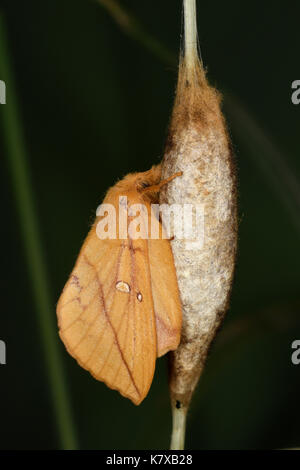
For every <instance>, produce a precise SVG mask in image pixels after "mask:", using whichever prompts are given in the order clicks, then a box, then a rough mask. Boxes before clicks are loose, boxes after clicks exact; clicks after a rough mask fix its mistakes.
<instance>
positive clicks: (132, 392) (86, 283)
mask: <svg viewBox="0 0 300 470" xmlns="http://www.w3.org/2000/svg"><path fill="white" fill-rule="evenodd" d="M57 315H58V323H59V329H60V337H61V339H62V341H63V342H64V344H65V346H66V348H67V350H68V352H69V353H70V354H71V355H72V356H73V357H74V358H75V359H76V360H77V362H78V363H79V364H80V365H81V366H82V367H83V368H85V369H87V370H88V371H89V372H90V373H91V374H92V375H93V376H94V377H95V378H96V379H98V380H100V381H103V382H105V383H106V385H108V387H110V388H112V389H115V390H118V391H119V392H120V393H121V394H122V395H123V396H125V397H127V398H129V399H130V400H132V401H133V403H135V404H136V405H138V404H139V403H141V401H142V400H143V399H144V398H145V396H146V395H147V393H148V390H149V388H150V385H151V382H152V379H153V375H154V370H155V361H156V351H157V349H156V348H157V346H156V328H155V318H154V307H153V298H152V292H151V280H150V268H149V259H148V250H147V241H146V240H130V239H129V240H100V239H99V238H98V236H97V234H96V224H95V225H94V226H93V228H92V229H91V231H90V233H89V235H88V237H87V239H86V241H85V243H84V245H83V247H82V249H81V252H80V254H79V257H78V260H77V262H76V265H75V267H74V269H73V271H72V273H71V276H70V278H69V280H68V282H67V284H66V286H65V288H64V290H63V293H62V295H61V297H60V299H59V302H58V306H57Z"/></svg>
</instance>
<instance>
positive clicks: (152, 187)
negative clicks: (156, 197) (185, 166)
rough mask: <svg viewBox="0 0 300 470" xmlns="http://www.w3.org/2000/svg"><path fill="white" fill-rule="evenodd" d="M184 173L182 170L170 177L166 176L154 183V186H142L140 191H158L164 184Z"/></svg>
mask: <svg viewBox="0 0 300 470" xmlns="http://www.w3.org/2000/svg"><path fill="white" fill-rule="evenodd" d="M182 174H183V173H182V171H178V172H177V173H175V174H174V175H172V176H169V177H168V178H165V179H164V180H162V181H161V182H160V183H158V184H154V185H153V186H148V187H147V188H142V189H141V190H140V192H141V193H157V192H159V191H160V190H161V188H162V187H163V186H165V185H166V184H168V183H170V182H171V181H173V179H175V178H177V177H178V176H182Z"/></svg>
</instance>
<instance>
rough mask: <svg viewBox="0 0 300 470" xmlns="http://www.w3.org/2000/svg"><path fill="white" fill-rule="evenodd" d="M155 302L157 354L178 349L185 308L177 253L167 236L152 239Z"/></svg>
mask: <svg viewBox="0 0 300 470" xmlns="http://www.w3.org/2000/svg"><path fill="white" fill-rule="evenodd" d="M148 251H149V260H150V272H151V285H152V295H153V302H154V311H155V320H156V334H157V357H160V356H163V355H164V354H166V353H167V352H168V351H173V350H175V349H177V347H178V345H179V342H180V332H181V324H182V308H181V300H180V294H179V289H178V284H177V276H176V270H175V265H174V258H173V253H172V249H171V245H170V241H169V240H167V239H158V240H151V239H149V240H148Z"/></svg>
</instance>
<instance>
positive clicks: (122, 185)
mask: <svg viewBox="0 0 300 470" xmlns="http://www.w3.org/2000/svg"><path fill="white" fill-rule="evenodd" d="M160 179H161V166H160V165H154V166H153V167H152V168H151V169H150V170H148V171H144V172H141V173H129V174H128V175H126V176H125V178H123V179H122V180H120V181H118V183H117V184H116V185H115V186H113V188H111V190H114V191H117V192H123V193H128V192H137V193H140V194H142V193H143V190H145V189H146V188H150V187H151V186H155V185H157V184H158V183H159V182H160ZM111 190H110V191H111Z"/></svg>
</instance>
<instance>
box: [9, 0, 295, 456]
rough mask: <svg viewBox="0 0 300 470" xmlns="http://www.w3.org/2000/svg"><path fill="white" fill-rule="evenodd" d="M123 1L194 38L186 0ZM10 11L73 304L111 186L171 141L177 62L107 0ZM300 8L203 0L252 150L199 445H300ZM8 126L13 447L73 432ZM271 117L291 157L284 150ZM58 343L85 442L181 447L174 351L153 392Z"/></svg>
mask: <svg viewBox="0 0 300 470" xmlns="http://www.w3.org/2000/svg"><path fill="white" fill-rule="evenodd" d="M121 3H122V4H123V5H124V6H126V7H128V8H129V9H130V11H131V12H133V13H134V15H135V16H136V17H137V18H139V19H140V21H141V22H142V24H143V25H144V27H145V29H146V30H147V31H148V32H150V33H151V34H153V36H154V37H156V38H157V39H158V40H160V41H161V42H162V43H163V44H164V45H166V46H167V47H168V48H169V49H170V50H171V51H172V52H173V53H174V54H177V51H178V48H179V37H180V30H181V1H179V0H176V1H174V0H163V1H162V0H152V1H149V0H148V1H147V0H144V1H141V0H126V1H125V0H122V1H121ZM0 11H1V12H2V13H3V16H4V20H5V24H6V29H7V34H8V42H9V57H10V62H11V66H12V69H13V72H14V77H15V85H16V93H17V99H18V105H19V110H20V116H21V122H22V126H23V132H24V136H25V144H26V152H27V156H28V165H29V168H30V173H31V183H32V190H33V193H34V203H35V209H36V214H37V217H38V221H39V229H40V234H41V239H42V246H43V250H44V256H45V264H46V269H47V272H48V276H49V279H50V292H51V298H52V302H53V319H55V303H56V301H57V299H58V296H59V294H60V291H61V289H62V287H63V285H64V283H65V281H66V279H67V276H68V274H69V272H70V270H71V268H72V266H73V263H74V261H75V259H76V255H77V253H78V250H79V248H80V246H81V243H82V241H83V239H84V237H85V235H86V233H87V231H88V226H89V224H90V222H91V220H92V219H93V216H94V213H95V209H96V207H97V205H98V204H99V203H100V202H101V200H102V197H103V195H104V193H105V191H106V189H107V188H108V187H110V186H111V185H112V184H114V182H115V181H116V180H117V179H118V178H120V177H122V176H123V175H125V174H126V173H128V172H130V171H137V170H146V169H148V168H149V167H150V166H151V165H152V164H153V163H157V162H158V161H159V160H160V158H161V156H162V151H163V144H164V139H165V135H166V128H167V123H168V119H169V116H170V112H171V109H172V102H173V95H174V87H175V82H176V73H177V70H176V65H174V66H171V65H169V64H167V63H163V62H162V61H161V60H159V59H158V58H157V57H156V56H155V55H153V54H151V52H149V51H148V50H147V49H146V48H145V47H144V46H143V45H142V44H140V43H139V42H138V41H136V40H134V39H132V38H130V37H128V36H126V35H125V34H124V33H123V32H122V31H121V30H120V29H119V27H118V26H117V25H116V23H115V22H114V21H113V20H112V18H111V17H110V16H109V14H108V13H107V12H106V11H105V10H104V9H103V8H102V7H101V6H99V5H97V3H96V2H95V1H93V0H43V1H40V0H28V1H17V0H10V1H9V2H7V4H3V3H2V8H1V10H0ZM299 14H300V3H299V2H297V3H296V2H286V1H273V2H264V3H263V2H261V1H245V2H240V1H237V0H228V1H227V2H221V1H219V2H204V1H200V0H198V24H199V36H200V43H201V48H202V56H203V60H204V63H205V65H206V66H207V67H208V76H209V78H210V81H211V83H213V84H214V85H216V86H217V87H218V88H220V89H221V90H223V91H224V94H225V98H224V102H225V112H226V115H227V116H228V117H229V127H230V131H231V134H232V139H233V143H234V148H235V153H236V157H237V164H238V174H239V193H240V235H239V256H238V264H237V272H236V279H235V285H234V289H233V295H232V302H231V308H230V311H229V313H228V315H227V318H226V321H225V323H224V326H223V329H222V331H221V333H220V335H219V336H218V337H217V339H216V341H215V343H214V346H213V348H212V350H211V354H210V357H209V360H208V363H207V368H206V371H205V373H204V375H203V377H202V380H201V383H200V385H199V386H198V389H197V392H196V393H195V396H194V400H193V404H192V407H191V411H190V414H189V425H188V429H187V448H189V449H248V448H286V447H295V446H300V427H299V422H300V407H299V392H300V365H299V366H298V367H297V366H295V365H292V363H291V359H290V358H291V352H292V350H291V343H292V341H293V340H295V339H300V315H299V314H300V297H299V281H300V276H299V274H300V269H299V258H300V257H299V230H300V225H299V223H298V224H297V220H298V221H299V207H300V205H299V198H300V193H299V191H298V189H299V188H298V187H296V189H295V191H294V192H292V190H291V185H292V183H291V182H290V181H289V179H288V178H285V177H284V175H285V167H286V166H287V167H289V169H290V171H291V173H292V174H294V176H295V177H296V178H297V174H298V175H299V166H300V163H299V124H300V105H299V106H294V105H292V103H291V82H292V81H293V80H296V79H300V66H299V50H298V49H299V48H298V46H299V42H300V28H299ZM0 62H1V59H0ZM1 78H2V76H1V70H0V79H1ZM7 87H8V88H9V84H7ZM234 98H235V99H238V100H240V102H241V103H243V104H242V106H241V108H240V109H242V110H243V113H246V115H247V116H248V115H250V116H252V118H254V123H255V126H257V127H255V126H254V129H253V128H252V130H251V129H249V126H248V125H247V119H246V120H245V119H242V117H241V116H239V111H236V110H235V108H234V106H232V105H231V103H232V101H231V100H232V99H234ZM9 99H10V96H9V95H8V97H7V100H9ZM6 106H8V104H7V105H6ZM3 113H5V107H4V106H3V105H1V118H2V116H3ZM250 119H251V118H250ZM251 122H252V121H251ZM250 127H251V126H250ZM0 132H1V133H0V138H1V141H0V149H1V166H2V168H3V172H2V176H1V232H2V236H3V238H2V249H1V259H2V263H1V292H2V293H1V304H0V305H1V317H0V339H2V340H5V342H6V345H7V365H6V366H0V447H1V448H3V449H28V448H30V449H41V448H44V449H45V448H46V449H48V448H49V449H53V448H59V447H61V445H62V444H61V441H60V438H59V433H58V427H57V420H56V418H55V416H54V414H53V403H52V399H51V390H50V387H51V385H49V381H48V372H47V367H46V366H45V360H44V352H43V347H42V336H41V332H40V329H39V326H38V321H37V313H38V312H37V311H36V310H37V309H36V306H35V304H34V302H33V297H32V285H31V282H30V279H29V275H28V272H29V270H28V265H27V262H26V258H25V257H24V247H23V237H22V231H21V230H20V224H19V218H18V215H17V211H16V204H15V197H14V196H15V194H14V192H15V191H14V189H13V186H12V179H11V173H10V172H9V165H8V162H9V158H10V156H9V151H8V149H7V147H6V146H5V139H4V135H3V128H2V126H1V131H0ZM260 132H265V133H266V135H267V137H266V139H267V140H268V142H272V144H271V145H273V147H274V149H276V150H274V155H277V153H276V152H277V151H278V152H280V155H281V159H282V160H278V159H277V158H275V157H274V158H273V152H269V150H268V148H267V147H266V146H265V145H264V142H265V141H264V138H262V139H260V137H259V136H260V135H261V134H260ZM257 136H258V137H257ZM256 137H257V138H256ZM6 157H8V158H6ZM274 175H275V176H274ZM298 184H299V183H298ZM297 197H298V202H297ZM57 342H58V347H59V348H60V353H61V357H62V360H63V365H64V371H65V376H66V381H67V385H68V397H69V398H68V399H69V401H70V404H71V407H72V410H73V414H74V423H75V425H74V427H75V432H76V434H77V435H78V441H79V447H80V448H81V449H150V448H152V449H153V448H160V449H162V448H168V445H169V436H170V429H171V415H170V407H169V398H168V388H167V378H166V365H165V359H160V360H159V361H158V367H157V371H156V374H155V379H154V382H153V385H152V387H151V390H150V393H149V395H148V397H147V398H146V400H145V401H144V402H143V404H142V405H141V406H139V407H135V406H134V405H132V404H131V403H130V402H129V401H128V400H126V399H124V398H122V397H121V396H119V395H118V394H117V393H116V392H113V391H111V390H109V389H107V388H106V387H105V385H103V384H102V383H100V382H97V381H95V380H94V379H93V378H92V377H91V376H90V375H89V374H88V373H87V372H86V371H84V370H83V369H81V368H80V367H78V366H77V365H76V363H75V361H74V360H73V359H72V358H71V357H70V356H68V354H67V353H66V352H65V350H64V348H63V345H62V344H61V343H60V342H59V339H58V337H57Z"/></svg>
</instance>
